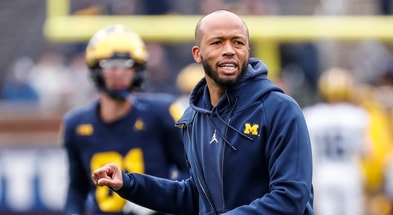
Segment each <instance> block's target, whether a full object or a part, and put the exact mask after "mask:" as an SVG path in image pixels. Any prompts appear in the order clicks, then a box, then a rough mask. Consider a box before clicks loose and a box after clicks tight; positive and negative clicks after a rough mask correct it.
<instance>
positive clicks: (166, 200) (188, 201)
mask: <svg viewBox="0 0 393 215" xmlns="http://www.w3.org/2000/svg"><path fill="white" fill-rule="evenodd" d="M195 190H196V188H195V185H194V183H193V180H192V179H191V178H189V179H186V180H182V181H175V180H170V179H164V178H159V177H155V176H150V175H146V174H137V173H128V174H127V173H124V172H123V187H122V188H121V189H120V190H118V191H115V192H117V193H118V194H119V195H120V196H121V197H123V198H125V199H127V200H129V201H132V202H134V203H136V204H139V205H141V206H144V207H147V208H150V209H153V210H155V211H160V212H164V213H170V214H179V215H193V214H195V215H197V214H198V195H197V193H196V192H195Z"/></svg>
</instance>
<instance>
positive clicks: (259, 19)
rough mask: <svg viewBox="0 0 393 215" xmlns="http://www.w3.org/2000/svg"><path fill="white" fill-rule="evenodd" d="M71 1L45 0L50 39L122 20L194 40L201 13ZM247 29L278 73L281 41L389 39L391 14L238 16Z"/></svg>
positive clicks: (67, 38)
mask: <svg viewBox="0 0 393 215" xmlns="http://www.w3.org/2000/svg"><path fill="white" fill-rule="evenodd" d="M69 10H70V4H69V0H47V19H46V22H45V25H44V28H43V31H44V35H45V36H46V38H47V39H48V40H50V41H53V42H83V41H87V40H88V39H89V38H90V37H91V36H92V35H93V34H94V33H95V32H96V31H97V30H98V29H100V28H102V27H104V26H106V25H110V24H115V23H118V24H124V25H126V26H128V27H130V28H132V29H134V30H135V31H136V32H138V33H139V34H140V35H141V36H142V38H143V39H144V40H145V41H157V42H171V43H172V42H173V43H177V42H192V41H193V36H194V35H193V34H194V27H195V24H196V23H197V21H198V20H199V18H200V17H201V16H200V15H161V16H141V15H138V16H136V15H130V16H112V15H111V16H108V15H102V16H75V15H70V13H69ZM242 18H243V19H244V21H245V22H246V23H247V25H248V27H249V29H250V39H251V42H252V44H253V53H254V55H255V56H256V57H259V58H261V59H263V61H264V62H265V63H266V64H267V65H268V67H269V70H270V75H275V74H277V73H278V72H279V69H280V62H279V57H278V56H279V52H278V49H277V44H278V43H280V42H306V41H313V40H325V39H333V40H348V41H355V40H366V39H377V40H381V41H389V42H390V41H393V17H392V16H242Z"/></svg>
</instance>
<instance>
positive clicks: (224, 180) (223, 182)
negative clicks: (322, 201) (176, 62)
mask: <svg viewBox="0 0 393 215" xmlns="http://www.w3.org/2000/svg"><path fill="white" fill-rule="evenodd" d="M177 125H178V126H181V127H182V131H183V141H184V144H185V145H184V146H185V150H186V155H187V160H188V163H189V165H190V170H191V177H190V178H189V179H187V180H184V181H180V182H170V181H167V180H162V179H158V178H155V177H151V176H146V175H139V174H123V178H124V186H123V188H122V189H121V190H119V191H118V193H119V194H120V195H121V196H122V197H124V198H127V199H130V200H132V201H135V202H137V203H140V204H143V205H145V206H147V207H151V208H154V209H156V210H162V211H166V212H170V213H174V214H203V215H213V214H227V215H229V214H236V215H242V214H244V215H250V214H263V215H267V214H268V215H276V214H277V215H278V214H280V215H302V214H314V212H313V209H312V202H313V189H312V180H311V178H312V157H311V146H310V139H309V135H308V130H307V127H306V123H305V120H304V117H303V114H302V112H301V109H300V107H299V106H298V104H297V103H296V102H295V101H294V100H293V99H292V98H291V97H289V96H287V95H286V94H284V93H283V92H282V90H281V89H280V88H278V87H277V86H276V85H274V84H273V83H272V82H271V81H269V80H268V79H267V69H266V67H265V65H264V64H263V63H262V62H261V61H259V60H257V59H255V58H250V60H249V66H248V69H247V73H246V74H245V75H244V77H243V78H242V80H241V81H240V83H239V85H238V86H236V87H235V88H233V89H228V90H227V92H226V93H225V95H224V96H223V97H222V98H221V100H220V101H219V103H218V104H217V106H216V107H214V108H213V107H212V106H211V105H210V101H209V92H208V88H207V85H206V81H205V80H204V79H202V80H201V81H200V82H199V83H198V84H197V86H196V87H195V88H194V90H193V92H192V93H191V95H190V108H188V109H187V110H186V112H185V113H184V115H183V117H182V118H181V119H180V120H179V121H178V122H177ZM151 193H160V195H159V196H153V195H151Z"/></svg>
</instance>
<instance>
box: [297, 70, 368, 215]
mask: <svg viewBox="0 0 393 215" xmlns="http://www.w3.org/2000/svg"><path fill="white" fill-rule="evenodd" d="M352 83H353V78H352V77H351V76H350V75H349V73H348V72H347V71H345V70H343V69H339V68H333V69H330V70H328V71H326V72H324V73H323V74H322V75H321V77H320V81H319V83H318V84H319V85H318V86H319V92H320V94H321V96H322V98H323V99H324V100H325V102H324V103H318V104H315V105H313V106H310V107H306V108H304V110H303V111H304V116H305V118H306V121H307V125H308V128H309V132H310V138H311V144H312V150H313V162H314V168H313V169H314V170H313V171H314V178H313V181H314V189H315V210H316V214H318V215H338V214H340V215H354V214H356V215H364V214H365V208H364V194H363V187H364V180H363V178H364V176H363V172H362V169H361V157H362V156H364V155H365V154H366V153H368V150H369V149H370V148H369V144H370V142H369V137H368V126H369V115H368V112H366V110H364V109H363V108H361V107H360V106H356V105H354V104H352V103H351V102H350V92H352V90H351V88H352Z"/></svg>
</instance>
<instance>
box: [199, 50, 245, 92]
mask: <svg viewBox="0 0 393 215" xmlns="http://www.w3.org/2000/svg"><path fill="white" fill-rule="evenodd" d="M201 60H202V66H203V69H204V70H205V73H206V75H207V76H209V77H210V78H212V79H213V81H214V82H215V83H216V84H217V85H218V86H220V87H222V88H224V89H230V88H232V87H234V86H236V85H237V84H238V82H239V81H240V79H241V78H242V77H243V76H244V74H245V73H246V71H247V66H248V60H246V61H245V62H244V63H243V65H242V69H241V71H240V74H239V75H238V76H237V77H236V78H235V79H230V80H227V79H222V78H220V77H219V76H218V72H216V71H215V70H214V69H213V68H212V67H211V66H209V64H207V62H206V61H205V60H203V58H202V57H201Z"/></svg>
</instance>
